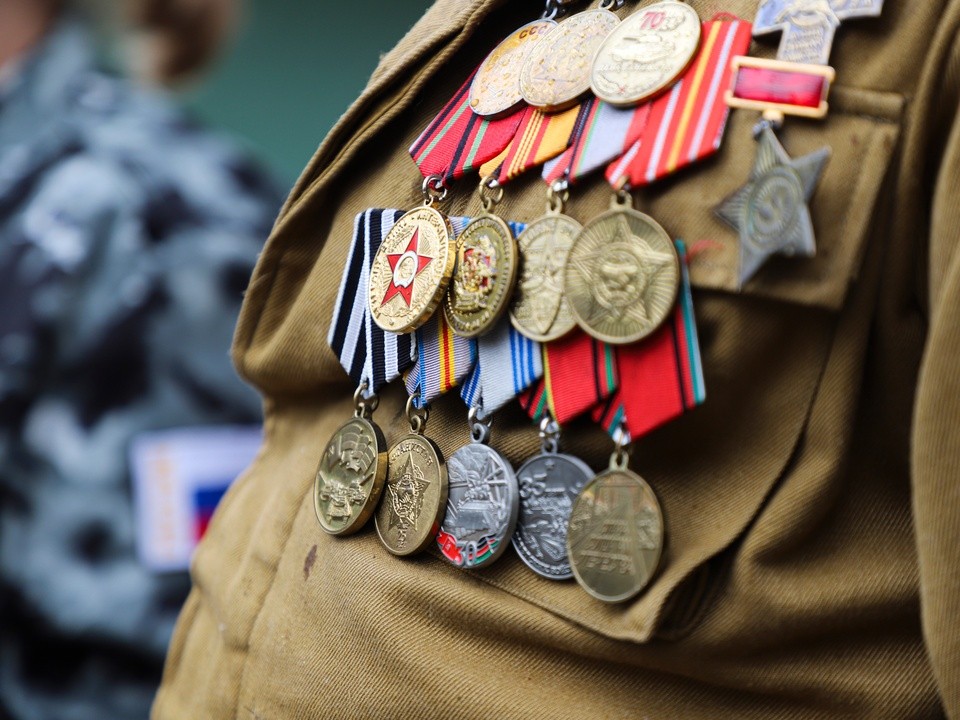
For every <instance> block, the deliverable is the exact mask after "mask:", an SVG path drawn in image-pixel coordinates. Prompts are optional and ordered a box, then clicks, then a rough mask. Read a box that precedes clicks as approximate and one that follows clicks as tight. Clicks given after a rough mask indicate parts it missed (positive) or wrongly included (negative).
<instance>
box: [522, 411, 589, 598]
mask: <svg viewBox="0 0 960 720" xmlns="http://www.w3.org/2000/svg"><path fill="white" fill-rule="evenodd" d="M559 436H560V426H559V425H558V424H557V423H556V422H555V421H554V420H553V419H552V418H550V417H549V415H548V416H545V417H544V418H543V420H542V421H541V423H540V437H541V440H542V445H541V452H540V454H539V455H536V456H534V457H532V458H530V459H529V460H527V461H526V462H525V463H524V464H523V465H522V466H521V468H520V469H519V470H518V471H517V480H518V482H519V486H520V514H519V518H518V520H517V527H516V530H515V531H514V533H513V547H514V549H515V550H516V551H517V554H518V555H519V556H520V559H521V560H523V562H524V564H526V566H527V567H529V568H530V569H531V570H533V571H534V572H535V573H537V575H540V576H541V577H545V578H547V579H549V580H566V579H569V578H570V577H572V576H573V572H572V570H571V569H570V560H569V557H568V555H567V525H568V523H569V520H570V510H571V508H572V506H573V502H574V499H575V498H576V497H577V495H578V494H579V493H580V491H581V489H582V488H583V486H584V485H586V484H587V482H588V481H589V480H590V478H591V477H593V471H592V470H591V469H590V467H589V466H588V465H587V464H586V463H584V462H583V461H582V460H580V459H578V458H575V457H573V456H571V455H564V454H561V453H560V452H558V449H559Z"/></svg>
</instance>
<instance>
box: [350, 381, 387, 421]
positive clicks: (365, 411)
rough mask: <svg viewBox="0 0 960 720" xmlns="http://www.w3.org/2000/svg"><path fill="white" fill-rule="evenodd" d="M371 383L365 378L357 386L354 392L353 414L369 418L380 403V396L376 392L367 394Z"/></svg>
mask: <svg viewBox="0 0 960 720" xmlns="http://www.w3.org/2000/svg"><path fill="white" fill-rule="evenodd" d="M368 387H370V385H369V383H367V381H366V380H364V381H363V382H362V383H360V384H359V385H358V386H357V389H356V390H355V391H354V392H353V414H354V417H358V418H367V419H369V418H370V416H371V415H373V411H374V410H376V409H377V407H378V406H379V405H380V396H379V395H377V394H376V393H375V392H374V393H370V394H369V395H365V393H366V392H367V388H368Z"/></svg>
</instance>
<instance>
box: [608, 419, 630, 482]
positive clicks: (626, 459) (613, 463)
mask: <svg viewBox="0 0 960 720" xmlns="http://www.w3.org/2000/svg"><path fill="white" fill-rule="evenodd" d="M632 442H633V440H632V438H631V437H630V431H629V430H627V426H626V424H625V423H623V422H621V423H620V427H618V428H617V431H616V433H614V436H613V443H614V449H613V454H612V455H610V469H611V470H626V469H627V467H628V466H629V465H630V456H631V455H632V454H633V445H632V444H631V443H632Z"/></svg>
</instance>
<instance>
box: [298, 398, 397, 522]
mask: <svg viewBox="0 0 960 720" xmlns="http://www.w3.org/2000/svg"><path fill="white" fill-rule="evenodd" d="M365 388H366V384H364V385H361V386H359V387H358V388H357V391H356V392H355V393H354V396H353V400H354V404H355V405H356V411H355V415H354V417H353V418H352V419H351V420H348V421H347V422H346V423H344V424H343V425H341V426H340V429H339V430H337V431H336V432H335V433H334V435H333V437H332V438H331V439H330V442H329V443H327V447H326V449H325V450H324V452H323V455H322V456H321V457H320V466H319V467H318V468H317V477H316V481H315V484H314V493H313V500H314V508H315V509H316V512H317V520H319V521H320V527H322V528H323V529H324V530H325V531H326V532H328V533H330V534H331V535H349V534H351V533H354V532H356V531H357V530H359V529H360V528H362V527H363V525H364V523H366V522H367V520H369V519H370V516H371V515H372V514H373V510H374V508H375V507H376V506H377V501H379V500H380V494H381V492H382V491H383V483H384V481H385V480H386V477H387V443H386V440H384V438H383V433H382V432H381V431H380V428H378V427H377V426H376V425H375V424H374V423H373V422H372V421H371V420H370V415H371V414H372V413H373V411H374V410H375V409H376V407H377V404H378V402H379V398H378V397H377V396H376V395H373V396H372V398H364V397H363V391H364V390H365Z"/></svg>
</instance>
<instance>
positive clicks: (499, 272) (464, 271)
mask: <svg viewBox="0 0 960 720" xmlns="http://www.w3.org/2000/svg"><path fill="white" fill-rule="evenodd" d="M490 193H493V194H490ZM480 194H481V201H482V202H483V210H484V214H483V215H481V216H480V217H477V218H475V219H474V220H472V221H471V222H470V224H469V225H467V226H466V228H465V229H464V230H463V232H461V233H459V234H458V236H457V259H456V265H455V266H454V270H453V279H452V280H451V282H450V289H449V290H448V292H447V295H446V298H445V302H444V308H443V309H444V313H445V314H446V319H447V322H448V323H449V325H450V327H451V328H453V331H454V332H455V333H456V334H457V335H460V336H461V337H467V338H472V337H477V336H479V335H483V334H484V333H486V332H488V331H490V330H491V329H492V328H493V326H494V325H495V324H496V323H497V321H498V320H499V319H500V318H501V317H503V315H504V313H505V312H506V310H507V307H508V304H509V302H510V298H511V296H512V295H513V289H514V286H515V284H516V280H517V266H518V264H519V256H518V253H517V244H516V241H515V240H514V239H513V232H512V231H511V229H510V227H509V226H508V225H507V223H505V222H504V221H503V220H501V219H500V218H499V217H497V216H496V215H494V214H492V210H493V207H494V205H495V204H496V203H497V202H499V200H500V199H501V198H502V197H503V188H501V187H500V186H499V185H497V183H496V181H495V180H492V179H490V178H485V179H484V180H483V181H481V183H480Z"/></svg>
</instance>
